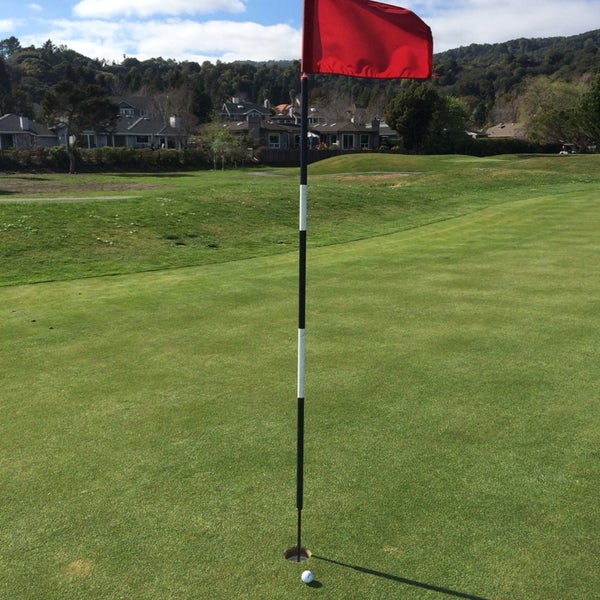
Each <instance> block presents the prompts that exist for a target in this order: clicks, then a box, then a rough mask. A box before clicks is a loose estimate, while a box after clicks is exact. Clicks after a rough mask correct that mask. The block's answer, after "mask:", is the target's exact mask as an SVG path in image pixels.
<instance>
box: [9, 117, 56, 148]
mask: <svg viewBox="0 0 600 600" xmlns="http://www.w3.org/2000/svg"><path fill="white" fill-rule="evenodd" d="M57 144H58V140H57V138H56V133H54V132H53V131H51V130H50V129H48V128H47V127H45V126H44V125H40V124H39V123H36V122H35V121H33V120H31V119H28V118H27V117H21V116H19V115H15V114H12V113H10V114H7V115H4V116H2V117H0V150H8V149H10V148H15V149H17V150H22V149H26V148H35V147H38V148H39V147H48V146H56V145H57Z"/></svg>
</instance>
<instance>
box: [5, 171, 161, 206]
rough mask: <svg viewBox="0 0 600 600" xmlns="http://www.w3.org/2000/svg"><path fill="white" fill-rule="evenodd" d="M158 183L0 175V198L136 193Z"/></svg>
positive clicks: (59, 176) (49, 175)
mask: <svg viewBox="0 0 600 600" xmlns="http://www.w3.org/2000/svg"><path fill="white" fill-rule="evenodd" d="M164 187H165V185H164V184H161V183H158V182H157V183H153V182H148V181H136V180H135V179H127V178H126V177H123V178H119V179H112V178H103V177H98V176H91V177H90V176H88V175H56V174H47V175H23V174H14V175H13V174H8V175H0V200H6V201H9V200H16V199H18V197H19V196H35V195H40V196H41V197H44V198H45V197H52V196H84V195H85V196H86V197H87V196H89V195H90V194H102V195H106V194H107V193H110V192H121V193H128V192H135V191H141V190H149V189H160V188H164Z"/></svg>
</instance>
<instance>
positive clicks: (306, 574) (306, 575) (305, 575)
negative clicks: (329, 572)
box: [301, 571, 313, 583]
mask: <svg viewBox="0 0 600 600" xmlns="http://www.w3.org/2000/svg"><path fill="white" fill-rule="evenodd" d="M301 577H302V581H304V583H310V582H311V581H312V580H313V574H312V571H302V575H301Z"/></svg>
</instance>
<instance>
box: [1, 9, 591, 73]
mask: <svg viewBox="0 0 600 600" xmlns="http://www.w3.org/2000/svg"><path fill="white" fill-rule="evenodd" d="M339 1H340V2H341V1H343V0H339ZM387 3H388V4H396V5H399V6H403V7H405V8H408V9H410V10H413V11H414V12H416V13H417V14H418V15H419V16H420V17H422V18H423V19H424V20H425V21H426V22H427V23H428V24H429V25H430V27H431V28H432V30H433V36H434V44H435V51H436V52H439V51H443V50H448V49H450V48H457V47H459V46H467V45H469V44H471V43H494V42H503V41H507V40H511V39H516V38H520V37H550V36H560V35H575V34H578V33H584V32H586V31H591V30H593V29H600V0H420V1H417V0H414V1H412V0H398V1H397V0H387ZM0 9H1V10H0V39H5V38H8V37H11V36H15V37H17V38H18V39H19V40H20V42H21V45H23V46H29V45H34V46H41V45H42V44H43V43H44V42H45V41H47V40H52V42H53V43H54V44H56V45H65V46H67V47H69V48H71V49H73V50H76V51H77V52H80V53H81V54H84V55H85V56H88V57H90V58H100V59H106V60H109V61H116V62H120V61H121V60H122V59H123V57H124V56H128V57H132V56H133V57H136V58H138V59H140V60H145V59H148V58H153V57H159V56H160V57H162V58H165V59H175V60H177V61H183V60H191V61H196V62H199V63H202V62H204V61H205V60H209V61H211V62H215V61H216V60H221V61H224V62H229V61H233V60H269V59H272V60H282V59H293V58H299V57H300V48H301V25H302V0H33V1H28V0H0Z"/></svg>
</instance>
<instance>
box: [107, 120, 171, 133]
mask: <svg viewBox="0 0 600 600" xmlns="http://www.w3.org/2000/svg"><path fill="white" fill-rule="evenodd" d="M113 133H114V134H115V135H177V134H178V133H179V132H178V131H177V130H176V129H174V128H173V127H171V126H170V125H169V124H167V123H165V122H164V121H163V120H162V119H153V118H150V117H118V118H117V120H116V121H115V129H114V131H113Z"/></svg>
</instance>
